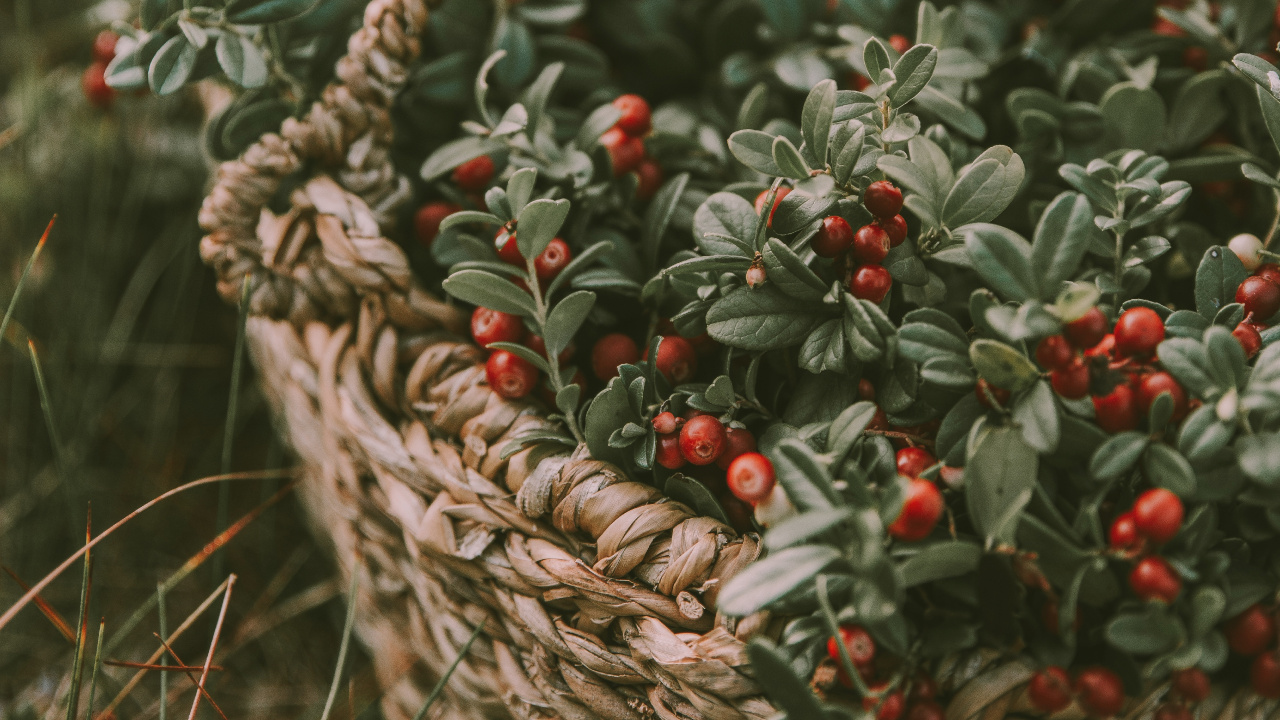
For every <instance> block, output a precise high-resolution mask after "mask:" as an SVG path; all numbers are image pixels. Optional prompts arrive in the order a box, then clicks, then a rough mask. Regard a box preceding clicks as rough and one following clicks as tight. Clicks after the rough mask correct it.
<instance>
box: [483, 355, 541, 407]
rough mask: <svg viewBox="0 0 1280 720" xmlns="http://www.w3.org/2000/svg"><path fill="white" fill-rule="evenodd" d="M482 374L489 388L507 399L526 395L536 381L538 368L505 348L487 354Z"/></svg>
mask: <svg viewBox="0 0 1280 720" xmlns="http://www.w3.org/2000/svg"><path fill="white" fill-rule="evenodd" d="M484 375H485V378H486V379H488V381H489V388H490V389H492V390H493V391H494V392H495V393H497V394H498V395H499V396H500V397H504V398H507V399H508V400H514V399H516V398H522V397H524V396H525V395H528V394H529V391H530V390H533V388H534V386H535V385H536V384H537V382H538V369H537V368H535V367H534V366H533V364H532V363H530V362H529V361H528V360H525V359H524V358H522V357H520V356H519V355H516V354H515V353H513V352H510V351H507V350H498V351H495V352H494V353H493V354H492V355H490V356H489V362H487V363H485V366H484Z"/></svg>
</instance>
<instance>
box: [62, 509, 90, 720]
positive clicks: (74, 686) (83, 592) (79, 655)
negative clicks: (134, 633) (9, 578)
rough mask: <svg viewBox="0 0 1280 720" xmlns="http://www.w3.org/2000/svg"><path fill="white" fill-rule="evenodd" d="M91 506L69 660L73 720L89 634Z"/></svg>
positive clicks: (71, 719) (69, 710) (69, 707)
mask: <svg viewBox="0 0 1280 720" xmlns="http://www.w3.org/2000/svg"><path fill="white" fill-rule="evenodd" d="M92 540H93V508H92V507H90V508H89V514H88V517H86V518H85V523H84V547H85V550H84V570H83V571H82V572H81V574H80V615H79V620H78V621H77V622H76V650H75V655H74V657H73V659H72V661H71V694H70V696H69V697H68V698H67V720H75V717H76V715H77V711H78V710H79V709H80V683H81V682H82V681H83V679H84V646H85V641H86V640H88V635H89V627H88V625H89V584H90V582H92V575H91V572H92V566H93V553H91V552H90V550H89V548H90V542H91V541H92Z"/></svg>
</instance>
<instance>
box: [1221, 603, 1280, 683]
mask: <svg viewBox="0 0 1280 720" xmlns="http://www.w3.org/2000/svg"><path fill="white" fill-rule="evenodd" d="M1223 630H1224V631H1225V633H1226V636H1227V646H1228V647H1230V648H1231V650H1232V651H1233V652H1236V653H1238V654H1240V655H1243V656H1244V657H1251V658H1253V667H1252V668H1251V670H1250V673H1249V679H1250V681H1251V684H1252V685H1253V690H1254V692H1256V693H1258V694H1259V695H1261V696H1263V697H1265V698H1271V699H1272V700H1275V699H1277V698H1280V656H1277V649H1276V616H1275V609H1274V608H1271V609H1268V608H1265V607H1263V606H1262V605H1258V604H1254V605H1251V606H1249V608H1248V609H1246V610H1245V611H1244V612H1242V613H1240V614H1239V615H1237V616H1235V617H1234V618H1231V619H1230V620H1228V621H1227V624H1226V627H1224V628H1223Z"/></svg>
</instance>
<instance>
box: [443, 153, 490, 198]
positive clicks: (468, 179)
mask: <svg viewBox="0 0 1280 720" xmlns="http://www.w3.org/2000/svg"><path fill="white" fill-rule="evenodd" d="M492 179H493V158H491V157H489V156H488V155H481V156H480V157H477V158H472V159H471V160H468V161H466V162H464V163H462V164H461V165H459V166H458V167H456V168H454V170H453V184H454V185H457V186H458V187H460V188H462V189H463V190H465V191H467V192H474V193H478V192H481V191H483V190H484V189H485V188H487V187H489V181H490V180H492Z"/></svg>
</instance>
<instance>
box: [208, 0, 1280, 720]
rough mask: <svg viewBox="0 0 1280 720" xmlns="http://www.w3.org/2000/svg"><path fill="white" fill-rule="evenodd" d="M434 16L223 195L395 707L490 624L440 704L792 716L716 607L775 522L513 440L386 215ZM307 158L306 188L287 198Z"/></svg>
mask: <svg viewBox="0 0 1280 720" xmlns="http://www.w3.org/2000/svg"><path fill="white" fill-rule="evenodd" d="M427 16H428V8H427V7H426V5H425V4H424V3H423V2H422V0H373V2H371V3H370V4H369V5H368V7H367V9H366V12H365V16H364V24H363V27H362V29H360V30H359V31H358V32H357V33H356V34H355V35H354V36H353V37H352V38H351V40H350V42H349V44H348V54H347V55H346V56H345V57H344V58H343V59H342V60H340V61H339V63H338V66H337V81H335V83H334V84H332V85H330V86H329V87H328V88H327V89H326V91H325V92H324V94H323V97H322V99H321V100H320V101H319V102H317V103H315V105H314V106H313V107H312V109H311V110H310V112H309V113H308V114H307V116H306V117H305V119H303V120H300V121H298V120H292V119H291V120H288V121H286V122H285V124H284V126H283V127H282V128H281V131H280V133H279V134H271V135H267V136H265V137H263V138H262V139H261V140H260V141H259V142H258V143H257V144H255V145H254V146H253V147H251V148H250V149H249V150H248V151H246V153H245V154H244V156H243V157H242V158H241V159H239V160H237V161H233V162H228V163H225V164H223V165H222V166H221V168H220V169H219V171H218V176H217V182H216V184H215V186H214V188H213V189H212V191H211V192H210V194H209V197H208V198H207V199H206V200H205V203H204V206H203V208H202V209H201V213H200V223H201V226H202V227H203V228H204V229H205V231H206V232H207V233H208V235H207V236H205V238H204V239H203V241H202V243H201V255H202V257H203V258H204V260H205V261H206V262H207V263H208V264H209V265H211V266H212V267H213V268H214V269H215V270H216V271H217V275H218V287H219V291H220V292H221V294H222V295H223V297H224V298H225V299H227V300H228V301H229V302H237V301H238V299H239V298H240V296H241V292H242V290H243V289H244V287H245V284H246V283H247V286H248V288H247V289H248V298H249V312H250V318H249V321H248V331H247V332H248V339H249V346H250V349H251V353H252V357H253V360H254V362H255V364H256V365H257V367H258V370H259V373H260V377H261V382H262V384H263V388H264V391H265V393H266V395H267V397H268V399H269V400H270V402H271V404H272V407H273V409H274V411H275V415H276V417H277V419H278V421H279V425H280V427H281V431H282V433H283V434H284V435H285V437H286V439H287V440H288V441H289V442H290V444H291V445H292V447H293V449H294V450H295V451H296V453H297V454H298V455H299V457H300V458H301V460H302V462H303V464H304V467H305V471H306V472H305V474H306V481H305V483H304V485H303V486H302V489H301V490H300V495H301V497H302V500H303V503H304V505H305V507H306V509H307V512H308V514H309V516H310V518H311V520H312V523H313V526H314V527H315V529H316V532H317V535H319V536H320V537H321V538H324V539H325V540H326V541H327V542H329V543H330V544H331V545H332V550H333V553H334V555H335V557H336V558H337V559H338V561H339V564H340V566H341V568H342V570H343V572H344V573H345V574H347V575H348V576H349V575H350V573H359V574H360V576H361V583H360V592H359V595H358V597H357V602H358V604H359V607H358V614H357V618H358V621H357V632H358V634H359V637H360V639H361V640H362V641H363V642H364V643H365V644H366V645H367V646H368V647H369V648H370V650H371V655H372V656H373V658H374V660H375V663H376V665H377V670H378V674H379V679H380V682H381V683H382V685H383V687H384V689H385V690H386V695H385V697H384V700H383V709H384V712H385V713H386V715H387V717H389V718H393V719H399V718H410V717H413V716H414V715H416V714H417V711H418V710H419V708H420V707H421V706H422V704H423V702H424V701H425V698H426V694H427V691H428V689H429V688H430V687H431V686H432V684H433V683H434V681H435V680H436V679H437V678H438V677H439V676H440V675H441V674H442V673H443V672H445V670H446V669H447V668H448V666H449V665H450V664H451V663H452V662H453V661H454V660H455V658H457V656H458V652H459V650H460V648H461V646H462V645H463V644H464V643H465V642H466V640H467V638H468V637H469V636H470V635H471V633H472V630H473V628H475V627H476V626H477V625H478V624H479V623H481V622H484V623H485V625H484V630H483V633H482V635H481V636H480V638H479V640H478V641H477V642H476V643H475V645H473V646H472V648H471V651H470V652H469V653H468V655H467V657H466V658H464V660H463V662H462V663H461V664H460V666H459V668H458V670H457V672H456V673H455V674H454V675H453V676H452V678H451V680H450V682H449V683H448V685H447V687H446V690H445V693H444V695H443V696H442V698H441V700H440V702H438V703H437V704H436V706H435V707H434V708H433V710H432V713H431V716H432V717H436V718H451V719H453V718H456V719H458V720H463V719H466V720H478V719H480V718H528V719H531V720H533V719H542V718H564V719H565V720H596V719H601V720H646V719H648V718H660V719H661V720H685V719H701V718H706V719H708V720H747V719H750V720H756V719H763V718H769V717H771V716H773V715H774V714H775V711H774V709H773V708H772V707H771V706H770V705H769V703H768V702H767V701H766V700H765V699H764V698H763V696H762V695H761V694H760V687H759V686H758V684H757V682H756V680H755V679H753V678H752V676H751V672H750V668H749V666H748V664H747V658H746V652H745V645H744V640H745V639H746V638H748V637H750V636H751V635H753V634H755V633H758V632H763V633H768V632H769V631H770V630H776V627H773V626H776V623H771V622H770V619H769V618H768V617H767V616H765V615H760V616H755V617H751V618H747V619H745V620H741V621H735V620H732V619H728V618H724V617H722V616H717V614H716V613H715V610H714V607H715V599H716V595H717V592H718V591H719V589H720V588H721V587H722V586H723V584H724V582H725V581H726V580H727V579H728V578H730V577H731V576H733V575H734V574H735V573H737V572H738V571H740V570H741V569H742V568H743V567H745V566H746V565H747V564H748V563H750V562H751V561H753V560H754V559H755V558H756V557H757V556H758V555H759V553H760V551H761V548H760V544H759V539H758V538H757V537H756V536H754V535H749V536H747V537H738V536H737V535H736V534H735V533H734V531H733V530H732V529H730V528H728V527H726V526H724V525H722V524H720V523H719V522H717V521H715V520H712V519H710V518H705V517H698V516H696V515H695V514H694V513H693V512H692V511H691V510H690V509H689V508H687V507H685V506H684V505H681V504H679V503H676V502H672V501H670V500H668V499H666V498H664V497H663V496H662V495H661V494H660V493H659V492H658V491H657V490H655V489H654V488H653V487H651V486H649V485H647V484H642V483H637V482H632V481H630V480H629V479H627V478H626V477H625V476H623V474H622V473H621V471H620V470H618V468H616V467H614V466H612V465H609V464H607V463H603V462H599V461H596V460H593V459H591V458H590V457H589V456H587V455H586V453H585V449H583V450H580V451H579V452H577V453H574V454H572V455H568V454H564V450H563V448H560V447H550V446H535V447H530V448H527V449H525V450H523V451H521V452H519V453H517V454H515V455H514V456H512V457H510V458H509V459H507V460H504V459H502V458H501V456H500V453H501V450H502V448H503V446H504V445H505V444H506V443H507V442H508V441H509V440H511V439H513V438H517V437H519V436H520V435H521V434H522V433H527V432H530V431H534V430H539V429H542V428H544V427H546V425H547V421H546V420H545V419H544V418H543V414H542V413H543V409H542V408H540V407H538V406H535V405H532V404H529V403H522V402H512V401H507V400H503V399H501V398H499V397H498V396H497V395H495V394H494V393H492V392H491V391H490V390H489V388H488V387H487V386H486V384H485V382H484V370H483V366H482V364H481V363H482V361H483V354H482V352H481V351H480V350H479V349H478V348H476V347H474V346H473V345H471V344H470V343H469V342H468V341H465V340H461V339H460V338H463V337H465V328H466V324H467V315H466V313H465V312H464V311H463V310H461V309H459V308H457V307H455V306H453V305H450V304H446V303H444V302H441V301H440V300H439V299H437V298H434V297H432V296H431V295H430V294H428V293H427V292H425V291H424V290H422V289H421V288H420V287H418V286H417V285H416V284H415V280H414V278H413V276H412V274H411V273H410V270H409V266H408V262H407V259H406V257H405V255H404V253H403V252H402V251H401V250H400V248H399V247H397V245H396V244H395V243H393V242H392V241H390V240H388V239H387V238H386V237H384V236H383V231H382V228H383V226H384V225H385V224H386V223H388V222H389V219H390V216H391V214H392V211H393V210H394V209H396V208H397V207H398V206H399V205H400V204H401V203H402V202H403V201H405V200H407V199H409V198H410V197H411V193H410V190H409V185H408V182H407V180H406V179H405V178H403V177H401V176H399V175H398V174H397V173H396V172H395V170H394V168H393V167H392V164H391V161H390V158H389V155H388V152H387V148H388V147H389V145H390V141H391V133H392V123H391V119H390V108H391V105H392V102H393V100H394V97H395V94H396V92H397V91H398V90H399V88H400V87H401V86H402V85H403V83H404V82H405V80H406V77H407V75H408V71H409V66H410V64H411V63H412V61H413V60H414V59H415V58H416V56H417V54H418V51H419V36H420V34H421V33H422V31H423V29H424V27H425V26H426V23H427ZM304 170H305V171H306V172H308V173H311V177H310V179H309V180H306V181H305V182H303V183H302V184H301V185H299V187H298V189H296V190H295V191H294V192H293V193H292V195H291V197H290V209H289V210H288V211H287V212H286V213H284V214H283V215H276V214H273V213H272V212H271V211H270V210H267V209H265V208H266V206H267V203H268V201H269V200H270V199H271V198H272V197H273V196H274V195H276V193H277V192H278V191H279V189H280V187H281V185H282V183H283V182H284V181H285V179H286V178H290V177H291V176H296V175H297V174H299V173H300V172H301V171H304ZM1029 667H1030V665H1029V664H1027V663H1025V662H1020V661H1018V660H1016V659H1015V660H1009V659H1004V658H1001V657H1000V656H999V655H998V654H997V653H994V652H991V651H985V652H977V653H972V654H969V655H966V656H963V657H956V658H952V659H949V660H948V661H947V662H944V663H942V664H941V666H940V667H938V668H937V669H936V674H937V676H938V679H939V681H940V684H941V686H942V688H943V689H944V691H951V692H952V693H953V699H952V701H951V702H950V705H949V707H948V717H949V718H951V719H952V720H962V719H965V718H970V717H981V718H983V720H994V719H996V718H1000V717H1004V716H1006V715H1008V714H1010V713H1015V712H1021V713H1024V714H1025V713H1026V711H1027V709H1028V707H1029V706H1028V705H1027V702H1026V699H1025V691H1024V686H1025V684H1026V681H1027V679H1028V678H1029V677H1030V673H1031V670H1030V669H1029ZM1158 695H1159V691H1157V693H1156V694H1154V695H1153V696H1152V697H1151V698H1148V700H1147V701H1146V702H1143V703H1139V704H1138V706H1137V707H1135V709H1134V712H1133V715H1134V716H1138V715H1149V714H1150V711H1151V707H1152V705H1153V698H1155V697H1158ZM1210 705H1211V707H1209V706H1206V707H1202V708H1201V712H1200V716H1201V717H1213V716H1215V715H1217V716H1220V717H1222V718H1223V720H1228V719H1233V718H1245V717H1253V718H1258V719H1259V720H1261V718H1264V717H1267V716H1268V715H1271V714H1273V713H1274V710H1275V703H1259V702H1258V701H1257V700H1256V699H1253V698H1250V697H1247V696H1244V695H1240V696H1237V697H1233V698H1231V699H1230V702H1228V698H1226V697H1225V696H1220V697H1217V698H1216V699H1215V701H1214V702H1212V703H1210ZM1210 711H1211V712H1210ZM1071 716H1075V717H1079V716H1080V715H1079V713H1078V711H1077V710H1076V709H1074V708H1073V709H1069V710H1068V711H1065V712H1064V713H1063V717H1071ZM793 720H807V719H799V718H795V719H793Z"/></svg>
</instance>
